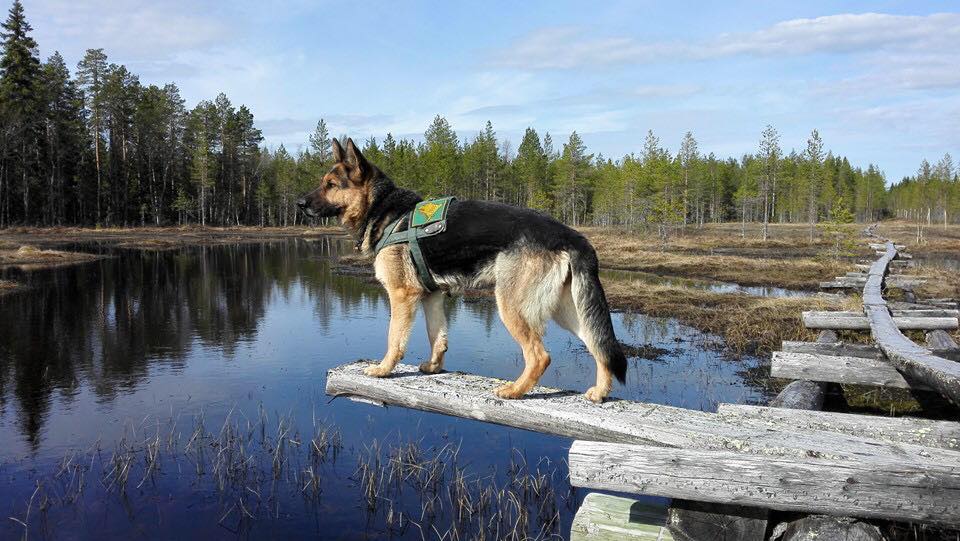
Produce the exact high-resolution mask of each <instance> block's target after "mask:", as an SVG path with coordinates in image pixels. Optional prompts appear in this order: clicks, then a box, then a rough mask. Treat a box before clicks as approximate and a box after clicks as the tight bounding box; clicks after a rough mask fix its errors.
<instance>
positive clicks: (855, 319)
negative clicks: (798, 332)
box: [803, 311, 960, 331]
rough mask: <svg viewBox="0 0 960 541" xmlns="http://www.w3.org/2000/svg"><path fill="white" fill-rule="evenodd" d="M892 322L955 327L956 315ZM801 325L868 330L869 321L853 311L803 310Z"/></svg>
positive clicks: (908, 325) (905, 327) (957, 323)
mask: <svg viewBox="0 0 960 541" xmlns="http://www.w3.org/2000/svg"><path fill="white" fill-rule="evenodd" d="M893 322H894V323H895V324H896V326H897V328H899V329H903V330H934V329H956V328H958V327H960V319H958V318H956V317H895V318H893ZM803 325H804V326H805V327H806V328H808V329H840V330H862V331H866V330H870V321H869V320H868V319H867V318H866V317H864V316H863V315H860V314H856V313H854V312H817V311H807V312H803Z"/></svg>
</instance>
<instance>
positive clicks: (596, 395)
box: [583, 387, 607, 404]
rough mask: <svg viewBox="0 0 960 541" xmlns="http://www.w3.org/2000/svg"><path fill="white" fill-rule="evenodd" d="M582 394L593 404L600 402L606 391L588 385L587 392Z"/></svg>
mask: <svg viewBox="0 0 960 541" xmlns="http://www.w3.org/2000/svg"><path fill="white" fill-rule="evenodd" d="M583 396H585V397H586V399H587V400H589V401H591V402H593V403H595V404H601V403H603V399H604V398H606V397H607V393H606V392H604V391H603V390H602V389H598V388H597V387H590V388H589V389H587V392H585V393H583Z"/></svg>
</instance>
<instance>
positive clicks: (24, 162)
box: [0, 0, 42, 222]
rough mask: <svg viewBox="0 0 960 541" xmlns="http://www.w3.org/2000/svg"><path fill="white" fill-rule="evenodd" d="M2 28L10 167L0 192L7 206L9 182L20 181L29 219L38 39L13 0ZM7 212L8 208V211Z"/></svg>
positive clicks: (37, 133) (0, 106)
mask: <svg viewBox="0 0 960 541" xmlns="http://www.w3.org/2000/svg"><path fill="white" fill-rule="evenodd" d="M0 27H2V29H3V31H2V32H0V37H2V38H3V56H2V57H0V123H2V125H3V128H4V131H5V132H6V133H5V135H6V139H8V143H7V147H8V148H7V149H6V152H5V154H6V155H7V156H8V160H9V162H10V163H11V165H12V167H9V168H7V171H6V174H5V175H4V177H5V178H4V180H3V183H4V184H6V186H4V185H0V193H2V192H4V191H5V192H6V193H7V195H6V199H5V200H4V201H3V204H4V205H5V206H6V207H7V209H8V208H9V205H10V199H11V195H12V194H11V192H12V191H13V186H12V184H13V183H14V182H17V183H18V184H19V190H20V193H19V196H20V197H19V198H20V200H21V202H22V209H23V216H22V217H23V221H24V222H29V221H30V218H31V211H30V197H31V194H30V190H31V188H32V187H33V186H34V185H35V184H36V183H37V178H36V175H37V167H38V162H39V156H40V142H41V139H42V134H41V128H42V124H41V115H40V112H41V103H42V81H41V72H40V59H39V57H38V56H37V42H36V41H34V40H33V38H32V37H30V32H31V31H32V30H33V28H32V27H31V26H30V23H29V22H27V18H26V15H25V14H24V11H23V4H22V3H21V2H20V0H15V1H14V3H13V6H11V7H10V13H9V15H8V17H7V20H6V21H5V22H4V23H3V24H2V25H0ZM7 213H9V210H7Z"/></svg>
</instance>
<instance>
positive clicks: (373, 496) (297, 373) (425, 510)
mask: <svg viewBox="0 0 960 541" xmlns="http://www.w3.org/2000/svg"><path fill="white" fill-rule="evenodd" d="M73 248H82V249H83V250H85V251H100V252H103V253H106V254H108V255H109V257H107V258H105V259H102V260H99V261H95V262H92V263H87V264H82V265H76V266H71V267H65V268H59V269H48V270H38V271H23V270H16V269H6V270H0V278H4V277H5V278H12V279H16V280H18V281H21V282H25V283H26V284H28V286H29V288H28V289H27V290H25V291H21V292H17V293H14V294H10V295H6V296H3V297H0V441H2V445H0V513H2V516H3V518H4V520H3V521H2V522H0V539H10V538H19V537H20V536H21V535H23V534H24V533H25V532H27V533H29V538H30V539H44V538H56V539H104V538H144V539H171V538H184V539H185V538H199V537H203V538H207V539H211V538H213V539H219V538H226V539H230V538H237V537H240V538H254V539H262V538H285V539H287V538H322V539H383V538H393V539H422V538H426V539H431V538H437V537H440V536H441V535H443V534H444V533H445V532H454V531H455V532H456V533H458V534H459V536H460V538H471V537H473V536H474V535H476V534H478V533H480V530H479V529H478V524H481V523H483V524H485V525H486V527H485V529H484V530H483V531H484V533H486V538H488V539H494V538H504V537H507V536H508V535H510V534H511V533H517V532H519V531H525V532H526V534H527V535H530V536H533V537H540V538H564V537H566V536H567V535H568V533H569V527H570V522H571V520H572V518H573V513H574V511H575V509H576V508H577V506H578V505H579V503H580V500H581V499H582V497H583V493H582V491H572V490H571V489H570V487H569V485H568V483H567V480H566V475H567V472H566V466H565V462H564V461H565V457H566V455H567V451H568V450H569V446H570V441H569V440H567V439H565V438H558V437H553V436H545V435H542V434H535V433H530V432H525V431H522V430H517V429H511V428H506V427H500V426H494V425H489V424H485V423H480V422H475V421H468V420H462V419H456V418H451V417H446V416H441V415H435V414H429V413H422V412H417V411H409V410H404V409H400V408H386V409H384V408H377V407H375V406H371V405H367V404H361V403H355V402H351V401H348V400H345V399H337V400H332V401H331V400H330V398H329V397H327V396H325V395H324V392H323V389H324V384H325V377H326V371H327V370H328V369H329V368H331V367H334V366H336V365H339V364H342V363H344V362H348V361H353V360H355V359H359V358H379V356H380V355H381V354H382V352H383V348H384V343H385V340H386V323H387V321H388V317H389V306H388V304H387V299H386V296H385V294H384V293H383V291H382V290H381V289H380V287H379V286H378V285H376V284H371V283H368V282H366V281H364V280H363V279H361V278H358V277H354V276H344V275H338V274H336V273H333V272H331V268H333V267H335V266H336V262H335V259H336V256H337V254H338V253H339V252H340V251H346V250H349V248H350V244H349V243H348V242H346V241H345V240H343V239H339V238H336V237H327V238H321V239H319V240H316V241H313V242H308V241H305V240H302V239H296V240H287V241H280V242H266V243H257V244H236V245H220V246H197V247H188V248H183V249H177V250H171V251H141V250H131V249H119V248H111V247H108V246H98V245H89V244H88V245H83V246H73ZM448 313H449V317H450V350H449V351H448V353H447V361H446V368H447V369H448V370H462V371H469V372H473V373H478V374H482V375H487V376H495V377H500V378H513V377H515V376H516V375H517V374H519V372H520V370H521V368H522V358H521V356H520V351H519V348H518V347H517V345H516V344H515V343H514V342H513V340H512V339H511V338H510V336H509V334H508V333H507V332H506V330H505V329H504V328H503V326H502V324H501V323H500V321H499V319H498V316H497V313H496V308H495V306H494V304H493V303H492V302H489V301H487V300H484V299H481V300H479V301H476V300H474V301H472V302H467V301H464V300H462V299H458V298H454V299H450V300H449V301H448ZM614 324H615V328H616V331H617V334H618V337H619V338H620V339H621V341H623V342H624V343H626V344H629V345H633V346H639V347H640V348H639V349H638V350H634V351H632V353H633V354H634V355H635V356H634V357H632V358H631V359H630V368H629V372H628V383H627V385H625V386H618V387H617V388H616V389H615V391H614V393H613V394H614V396H616V397H620V398H627V399H631V400H643V401H649V402H656V403H662V404H670V405H675V406H682V407H686V408H694V409H702V410H711V409H714V408H715V407H716V405H717V404H718V403H719V402H740V403H744V402H762V401H764V400H766V397H765V396H764V394H763V393H764V390H763V389H762V387H761V386H760V385H757V384H756V381H757V379H758V376H759V375H760V374H762V373H763V368H762V367H761V362H760V361H759V360H758V359H755V358H745V359H738V360H732V359H729V358H726V357H725V356H724V355H723V354H722V352H721V351H720V349H719V348H718V343H717V340H716V339H714V338H712V337H710V336H705V335H703V334H702V333H700V332H698V331H696V330H693V329H691V328H688V327H685V326H683V325H681V324H679V323H677V322H676V321H674V320H670V319H658V318H650V317H646V316H644V315H639V314H626V313H616V314H614ZM546 342H547V347H548V349H549V351H550V352H551V354H552V355H553V364H552V365H551V367H550V369H549V370H548V372H547V374H546V375H545V376H544V378H543V380H542V383H543V384H545V385H550V386H555V387H562V388H567V389H577V390H580V391H582V390H585V389H586V388H588V387H589V386H590V384H591V382H592V381H593V377H594V368H593V364H594V363H593V360H592V359H591V358H590V357H589V355H588V354H587V352H586V351H585V349H584V348H583V346H582V345H581V343H580V342H579V341H578V340H577V339H576V338H575V337H573V336H571V335H569V334H567V333H566V332H565V331H563V330H562V329H560V328H558V327H556V326H551V327H550V329H549V330H548V333H547V339H546ZM428 353H429V350H428V345H427V339H426V331H425V328H424V324H423V319H422V317H419V318H418V322H417V326H416V327H415V329H414V332H413V336H412V337H411V341H410V348H409V352H408V354H407V358H406V362H408V363H411V364H416V363H418V362H419V361H420V360H422V359H423V358H424V357H425V356H426V355H428ZM6 517H12V518H10V519H7V518H6Z"/></svg>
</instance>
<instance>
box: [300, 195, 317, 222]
mask: <svg viewBox="0 0 960 541" xmlns="http://www.w3.org/2000/svg"><path fill="white" fill-rule="evenodd" d="M297 207H298V208H299V209H300V211H301V212H303V213H304V214H306V215H307V216H309V217H311V218H316V216H317V213H316V212H315V211H314V210H313V209H312V208H310V204H309V203H307V200H306V198H303V197H301V198H300V199H297Z"/></svg>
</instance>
